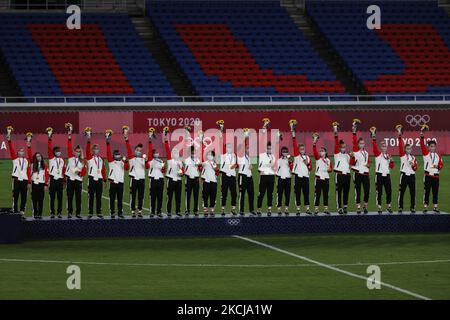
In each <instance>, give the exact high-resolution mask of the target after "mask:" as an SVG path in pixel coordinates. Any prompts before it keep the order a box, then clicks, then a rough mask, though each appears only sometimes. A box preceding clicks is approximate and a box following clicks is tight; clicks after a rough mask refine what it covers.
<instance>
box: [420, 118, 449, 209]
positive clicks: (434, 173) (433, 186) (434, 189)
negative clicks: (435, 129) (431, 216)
mask: <svg viewBox="0 0 450 320" xmlns="http://www.w3.org/2000/svg"><path fill="white" fill-rule="evenodd" d="M427 129H428V126H426V125H425V126H422V128H421V130H420V148H421V150H422V155H423V169H424V172H425V176H424V180H423V184H424V196H423V213H427V212H428V205H429V203H430V193H432V194H433V211H434V212H435V213H440V211H439V206H438V200H439V199H438V196H439V173H440V171H441V170H442V168H443V167H444V162H443V161H442V157H441V155H440V154H439V153H437V152H436V140H430V141H428V142H427V143H425V131H426V130H427Z"/></svg>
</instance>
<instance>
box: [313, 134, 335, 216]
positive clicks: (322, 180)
mask: <svg viewBox="0 0 450 320" xmlns="http://www.w3.org/2000/svg"><path fill="white" fill-rule="evenodd" d="M317 141H319V134H318V133H313V153H314V158H315V159H316V171H315V173H314V174H315V176H316V177H315V191H314V214H318V213H319V206H320V196H321V195H323V213H325V214H326V215H329V214H330V211H329V209H328V194H329V190H330V172H332V171H333V164H332V162H331V159H330V158H328V153H327V149H326V148H325V147H321V148H320V151H319V152H318V151H317Z"/></svg>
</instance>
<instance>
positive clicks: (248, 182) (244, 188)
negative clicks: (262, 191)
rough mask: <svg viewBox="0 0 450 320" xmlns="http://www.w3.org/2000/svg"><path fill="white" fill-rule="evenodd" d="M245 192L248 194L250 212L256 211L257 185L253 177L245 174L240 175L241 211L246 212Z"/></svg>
mask: <svg viewBox="0 0 450 320" xmlns="http://www.w3.org/2000/svg"><path fill="white" fill-rule="evenodd" d="M245 193H247V194H248V209H249V210H250V212H254V211H255V203H254V202H255V186H254V184H253V177H252V176H250V177H248V176H246V175H244V174H240V175H239V211H240V212H244V209H245Z"/></svg>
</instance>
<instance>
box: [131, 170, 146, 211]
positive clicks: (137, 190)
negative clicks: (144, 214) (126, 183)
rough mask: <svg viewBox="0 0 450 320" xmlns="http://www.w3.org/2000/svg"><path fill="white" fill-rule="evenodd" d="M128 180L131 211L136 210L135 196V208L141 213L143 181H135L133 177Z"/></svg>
mask: <svg viewBox="0 0 450 320" xmlns="http://www.w3.org/2000/svg"><path fill="white" fill-rule="evenodd" d="M130 178H131V184H130V197H131V211H135V210H136V196H137V208H138V210H139V211H142V206H143V204H144V192H145V179H140V180H136V179H134V178H133V177H130Z"/></svg>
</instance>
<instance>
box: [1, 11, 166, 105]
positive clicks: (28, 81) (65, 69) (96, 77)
mask: <svg viewBox="0 0 450 320" xmlns="http://www.w3.org/2000/svg"><path fill="white" fill-rule="evenodd" d="M0 50H1V52H2V53H3V55H4V56H5V58H6V61H7V63H8V64H9V66H10V69H11V70H12V73H13V75H14V76H15V78H16V80H17V82H18V84H19V86H20V88H21V90H22V92H23V94H24V95H25V96H58V95H59V96H62V95H65V96H71V95H74V96H89V95H95V96H98V95H100V96H105V95H107V96H116V95H127V96H174V95H175V93H174V91H173V89H172V87H171V86H170V84H169V83H168V82H167V80H166V78H165V77H164V75H163V73H162V71H161V70H160V67H159V66H158V65H157V64H156V62H155V61H154V60H153V58H152V56H151V54H150V53H149V51H148V49H147V48H146V47H145V45H144V43H143V41H142V39H141V38H140V37H139V35H138V33H137V31H136V29H135V28H134V25H133V24H132V22H131V20H130V18H129V17H128V15H127V14H121V13H101V14H100V13H95V14H93V13H92V14H91V13H84V14H83V20H82V28H81V30H69V29H67V27H66V15H65V14H60V13H0Z"/></svg>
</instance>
